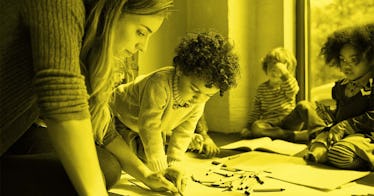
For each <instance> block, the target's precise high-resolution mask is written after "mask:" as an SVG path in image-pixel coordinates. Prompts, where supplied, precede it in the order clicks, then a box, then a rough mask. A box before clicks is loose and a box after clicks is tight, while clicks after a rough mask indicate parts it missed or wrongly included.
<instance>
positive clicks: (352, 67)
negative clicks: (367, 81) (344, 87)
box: [339, 44, 370, 80]
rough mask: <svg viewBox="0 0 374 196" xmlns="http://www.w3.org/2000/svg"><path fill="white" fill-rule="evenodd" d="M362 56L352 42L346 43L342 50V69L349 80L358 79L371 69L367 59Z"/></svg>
mask: <svg viewBox="0 0 374 196" xmlns="http://www.w3.org/2000/svg"><path fill="white" fill-rule="evenodd" d="M360 58H361V56H360V54H357V52H356V50H355V49H354V47H353V46H352V45H350V44H346V45H345V46H343V47H342V49H341V50H340V56H339V62H340V69H341V71H342V72H343V73H344V75H345V76H346V77H347V78H348V79H349V80H355V79H358V78H359V77H361V76H363V75H364V74H366V73H368V72H369V71H370V66H369V63H368V62H367V60H365V59H360Z"/></svg>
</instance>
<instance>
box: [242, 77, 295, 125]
mask: <svg viewBox="0 0 374 196" xmlns="http://www.w3.org/2000/svg"><path fill="white" fill-rule="evenodd" d="M298 91H299V85H298V84H297V81H296V79H295V78H294V77H292V76H289V77H288V78H282V83H281V85H280V88H274V87H272V86H270V85H269V81H266V82H264V83H262V84H260V85H259V86H258V88H257V92H256V96H255V101H254V108H253V110H252V113H251V114H250V116H249V120H248V124H249V125H251V124H252V123H253V122H254V121H256V120H260V119H262V120H270V121H272V122H279V120H281V119H283V118H284V117H285V116H287V115H288V114H289V113H290V112H291V111H292V110H293V109H294V108H295V104H296V97H295V96H296V94H297V92H298Z"/></svg>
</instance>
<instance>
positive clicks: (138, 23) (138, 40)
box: [113, 13, 164, 57]
mask: <svg viewBox="0 0 374 196" xmlns="http://www.w3.org/2000/svg"><path fill="white" fill-rule="evenodd" d="M163 21H164V17H163V16H161V15H135V14H128V13H124V14H122V16H120V19H119V21H118V23H117V25H116V26H115V27H114V32H113V34H114V40H113V54H114V56H116V57H130V56H131V55H133V54H135V53H136V52H137V51H145V50H146V48H147V44H148V40H149V37H150V36H151V35H152V34H153V33H154V32H156V31H157V30H158V29H159V28H160V26H161V24H162V22H163Z"/></svg>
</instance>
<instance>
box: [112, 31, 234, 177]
mask: <svg viewBox="0 0 374 196" xmlns="http://www.w3.org/2000/svg"><path fill="white" fill-rule="evenodd" d="M238 72H239V65H238V58H237V56H236V55H235V54H234V53H233V48H232V46H231V44H230V43H228V41H227V40H226V39H224V38H223V36H221V35H220V34H217V33H213V32H208V33H198V34H190V35H189V36H187V37H185V38H184V39H183V40H182V42H181V43H180V44H179V46H178V47H177V49H176V56H175V57H174V58H173V67H164V68H161V69H158V70H156V71H154V72H152V73H150V74H148V75H145V76H140V77H138V78H136V79H135V80H134V81H133V82H130V83H127V84H123V85H120V86H119V87H118V88H117V89H116V91H115V93H114V102H113V111H114V115H115V116H116V117H117V118H118V120H119V121H121V123H122V124H123V125H125V126H126V127H127V129H121V130H122V131H121V132H122V133H121V134H122V135H123V136H124V138H125V140H127V141H128V142H129V143H130V146H131V147H132V148H133V149H134V150H135V151H136V152H137V154H138V156H139V157H140V158H141V159H142V160H143V161H145V162H146V163H147V165H148V166H149V168H150V169H152V170H153V171H163V170H165V169H166V168H167V167H168V166H172V165H174V164H175V163H179V162H180V161H182V160H183V157H184V154H185V151H186V150H187V148H188V146H189V144H190V142H191V137H192V135H193V134H194V130H195V128H196V124H197V122H198V120H199V119H200V117H201V116H202V114H203V110H204V107H205V103H206V102H207V101H208V100H209V98H210V97H212V96H213V95H215V94H216V93H217V92H220V94H221V95H223V93H224V92H225V91H227V90H228V89H230V88H231V87H233V86H235V85H236V75H237V74H238ZM124 132H125V133H124ZM166 136H170V138H169V141H168V146H167V149H166V152H165V143H166ZM177 165H178V164H177Z"/></svg>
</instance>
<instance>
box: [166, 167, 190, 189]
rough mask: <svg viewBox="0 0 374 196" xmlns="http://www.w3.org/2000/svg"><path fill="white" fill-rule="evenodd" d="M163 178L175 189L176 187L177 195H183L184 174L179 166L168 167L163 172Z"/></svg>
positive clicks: (185, 179)
mask: <svg viewBox="0 0 374 196" xmlns="http://www.w3.org/2000/svg"><path fill="white" fill-rule="evenodd" d="M164 176H165V178H166V179H168V180H169V181H170V182H172V183H173V184H174V185H175V187H177V190H178V193H183V192H184V189H185V188H186V185H187V178H186V176H187V175H186V172H185V170H184V169H183V168H181V166H179V167H178V166H175V165H173V166H170V167H168V168H167V169H166V170H165V171H164Z"/></svg>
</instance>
